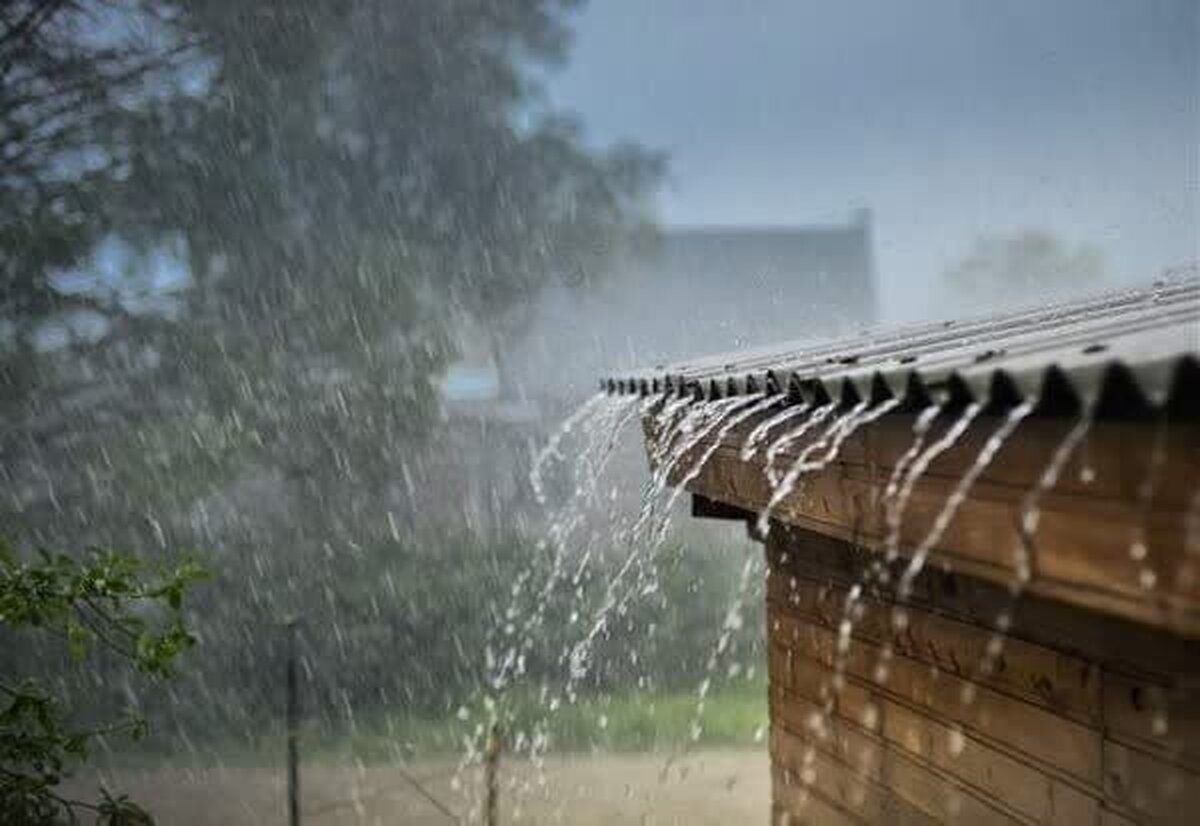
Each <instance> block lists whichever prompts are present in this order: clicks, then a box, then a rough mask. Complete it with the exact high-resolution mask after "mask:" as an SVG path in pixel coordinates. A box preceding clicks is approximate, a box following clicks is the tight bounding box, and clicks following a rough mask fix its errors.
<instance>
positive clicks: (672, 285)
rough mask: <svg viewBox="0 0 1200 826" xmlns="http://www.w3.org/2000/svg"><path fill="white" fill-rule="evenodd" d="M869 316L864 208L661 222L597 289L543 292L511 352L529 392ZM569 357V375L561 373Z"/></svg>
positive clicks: (863, 321)
mask: <svg viewBox="0 0 1200 826" xmlns="http://www.w3.org/2000/svg"><path fill="white" fill-rule="evenodd" d="M875 317H876V291H875V274H874V264H873V253H872V241H871V219H870V213H869V212H868V211H866V210H862V211H860V212H858V213H856V214H855V215H853V216H852V217H851V219H850V220H849V221H848V222H847V223H845V224H834V225H828V226H774V227H769V226H744V227H668V228H667V229H665V230H663V231H662V233H661V235H660V237H659V239H658V240H657V242H656V243H655V244H653V245H652V246H651V248H650V249H647V250H643V251H641V252H640V253H639V254H637V255H633V256H629V257H627V258H625V259H623V260H621V261H620V262H619V263H618V264H617V265H616V266H614V267H613V270H612V272H611V273H610V274H609V275H607V276H606V277H605V278H604V279H603V281H602V282H601V283H600V284H599V285H597V286H596V287H595V288H594V289H589V290H575V289H572V288H569V287H558V288H554V289H551V290H548V291H547V292H546V294H545V295H544V296H543V298H542V300H541V303H540V305H539V307H538V308H537V309H536V311H535V314H534V318H533V323H532V324H531V327H530V330H529V333H528V335H527V336H526V337H525V340H524V342H523V343H522V344H521V346H520V348H519V350H518V352H517V353H516V354H515V355H514V357H513V365H514V368H515V370H514V374H515V375H516V376H517V380H518V381H520V382H521V383H522V385H523V390H524V392H525V393H527V394H529V395H540V394H542V393H548V394H549V395H552V396H563V395H579V393H580V392H581V391H585V390H590V387H587V386H582V387H575V386H573V385H564V384H563V383H562V382H563V381H564V380H566V381H576V380H578V377H579V376H583V375H594V374H597V373H600V372H602V371H605V370H610V369H613V368H623V367H632V366H634V365H643V364H653V363H656V362H660V361H668V360H673V359H677V358H680V357H683V356H685V355H687V354H691V353H697V352H712V351H714V350H722V349H729V350H733V349H744V348H747V347H756V346H762V345H766V344H769V343H771V342H773V341H778V340H780V339H797V338H818V337H827V336H830V335H834V334H838V333H844V332H851V331H855V330H858V329H861V328H863V327H865V326H868V325H869V324H870V323H871V322H873V321H874V320H875ZM564 361H569V362H570V364H571V368H572V369H571V370H569V371H565V370H563V369H562V365H563V363H564Z"/></svg>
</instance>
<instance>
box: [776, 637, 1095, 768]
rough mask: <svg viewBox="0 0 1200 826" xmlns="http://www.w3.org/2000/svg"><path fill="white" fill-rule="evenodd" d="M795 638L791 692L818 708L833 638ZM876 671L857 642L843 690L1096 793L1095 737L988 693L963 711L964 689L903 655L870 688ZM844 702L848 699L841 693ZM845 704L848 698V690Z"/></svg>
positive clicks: (982, 689)
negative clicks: (867, 695) (875, 697)
mask: <svg viewBox="0 0 1200 826" xmlns="http://www.w3.org/2000/svg"><path fill="white" fill-rule="evenodd" d="M796 630H797V633H798V635H799V640H798V642H797V643H795V644H794V647H795V648H796V649H797V650H796V654H795V655H794V658H793V668H792V673H791V675H790V680H791V684H792V687H793V690H794V691H796V692H797V693H799V694H802V695H803V696H807V697H809V698H810V699H812V700H814V701H816V702H821V701H822V699H824V697H825V696H827V695H826V692H827V690H828V689H827V688H826V685H827V683H828V676H829V669H830V668H831V667H832V665H833V657H834V652H835V649H836V639H835V635H834V634H833V633H832V632H830V631H828V630H826V629H824V628H820V627H818V626H814V625H807V624H801V625H799V626H798V627H797V629H796ZM878 663H879V649H878V648H877V647H876V646H871V645H868V644H866V643H862V642H860V643H857V644H855V645H851V646H850V650H849V652H848V653H847V655H846V660H845V667H846V675H847V687H849V686H856V687H857V688H858V689H859V690H860V691H874V692H876V693H879V694H881V695H884V696H887V697H889V698H892V699H895V700H898V701H900V702H902V703H907V704H909V705H911V706H914V707H916V708H920V709H924V710H926V712H927V713H928V714H929V715H930V716H936V717H938V718H939V719H942V720H945V721H947V722H949V723H955V724H958V725H959V726H961V727H962V728H963V730H964V731H965V732H967V733H972V734H974V736H976V737H977V738H979V739H981V740H982V741H983V742H987V743H989V744H991V745H993V746H999V747H1000V748H1003V749H1007V750H1008V751H1009V752H1010V753H1012V754H1016V755H1021V756H1022V758H1023V759H1029V760H1033V761H1037V765H1038V766H1039V768H1040V769H1042V770H1044V771H1048V772H1054V771H1056V770H1057V771H1061V772H1063V773H1065V774H1066V775H1069V776H1072V777H1074V778H1075V779H1076V780H1077V781H1078V782H1080V783H1081V784H1083V785H1084V786H1085V787H1091V788H1096V789H1099V788H1100V787H1101V783H1102V777H1101V738H1100V734H1099V732H1097V731H1095V730H1093V729H1090V728H1088V727H1086V726H1083V725H1080V724H1079V723H1076V722H1074V721H1072V720H1068V719H1066V718H1063V717H1060V716H1057V715H1055V714H1054V713H1052V712H1049V711H1046V710H1045V709H1043V708H1040V707H1038V706H1036V705H1033V704H1031V703H1027V702H1023V701H1021V700H1017V699H1014V698H1012V697H1009V696H1008V695H1005V694H1002V693H1000V692H997V691H994V690H992V689H990V688H987V687H986V686H976V687H975V688H974V695H975V696H974V699H973V701H971V702H969V703H964V702H963V699H962V698H963V691H964V687H965V686H966V685H967V682H968V681H966V680H963V679H962V678H959V677H956V676H954V675H952V674H947V673H945V672H940V671H936V670H934V669H931V668H930V667H929V666H928V665H925V664H924V663H921V662H919V661H917V660H913V659H911V658H909V657H907V656H905V655H902V654H900V655H895V656H894V657H893V658H892V660H891V663H890V666H889V675H888V678H887V681H886V683H885V684H882V685H881V684H879V683H877V682H875V680H874V675H875V670H876V666H877V664H878ZM973 685H974V684H973ZM842 694H843V697H845V696H847V692H846V691H843V692H842ZM849 696H853V690H851V691H850V694H849ZM843 697H839V704H841V703H842V702H844V700H843Z"/></svg>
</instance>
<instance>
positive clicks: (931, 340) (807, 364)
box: [601, 275, 1200, 416]
mask: <svg viewBox="0 0 1200 826" xmlns="http://www.w3.org/2000/svg"><path fill="white" fill-rule="evenodd" d="M601 387H602V389H604V390H607V391H608V392H611V393H639V394H651V393H662V392H674V393H680V392H683V393H692V394H695V395H698V396H701V397H706V398H715V397H722V396H727V395H733V394H743V393H755V392H768V393H782V392H787V393H791V394H793V395H796V396H798V397H802V398H803V399H805V400H806V401H809V402H812V403H827V402H829V401H838V402H841V403H843V404H853V403H856V402H858V401H860V400H862V399H870V400H879V401H882V400H883V399H886V398H899V399H901V400H902V401H903V402H904V406H905V407H909V408H911V407H920V406H924V405H926V404H928V403H929V402H931V401H948V402H951V403H954V402H960V401H961V402H970V401H978V402H982V403H984V404H987V405H988V406H991V407H1008V406H1011V405H1013V404H1017V403H1019V402H1020V401H1023V400H1025V399H1036V400H1037V402H1038V406H1039V408H1040V409H1041V410H1042V411H1043V412H1047V411H1050V410H1079V409H1082V408H1085V407H1092V406H1094V407H1095V408H1096V409H1097V411H1098V412H1099V413H1101V414H1104V415H1138V414H1142V413H1147V412H1151V411H1153V410H1155V409H1161V408H1165V407H1169V408H1171V409H1173V410H1175V409H1177V410H1178V411H1180V412H1182V413H1185V414H1187V415H1189V416H1194V415H1197V414H1198V413H1200V277H1198V276H1196V275H1189V276H1187V277H1178V278H1172V279H1168V280H1164V281H1160V282H1156V283H1155V284H1154V285H1153V286H1151V287H1147V288H1143V289H1135V290H1127V291H1123V292H1115V293H1108V294H1104V295H1100V296H1095V297H1091V298H1087V299H1083V300H1078V301H1072V302H1068V303H1062V304H1055V305H1051V306H1047V307H1042V308H1038V309H1033V310H1027V311H1023V312H1017V313H1009V314H1002V315H995V316H990V317H986V318H977V319H971V320H961V321H945V322H937V323H929V324H921V325H917V326H908V327H901V328H898V329H894V330H890V331H887V330H884V331H877V332H871V333H866V334H863V335H860V336H856V337H853V338H846V339H840V340H835V341H831V342H829V343H827V344H822V345H817V346H813V345H812V344H811V342H808V343H805V344H804V345H803V346H802V345H798V344H796V343H791V344H781V345H779V346H776V347H770V348H763V349H757V350H744V351H738V352H734V353H728V354H723V355H717V356H711V357H707V358H701V359H696V360H694V361H689V362H685V363H681V364H676V365H662V366H658V367H654V368H653V369H649V370H640V371H634V372H631V373H628V374H625V375H615V376H611V377H609V378H606V379H604V380H603V381H602V382H601Z"/></svg>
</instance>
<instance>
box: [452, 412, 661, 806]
mask: <svg viewBox="0 0 1200 826" xmlns="http://www.w3.org/2000/svg"><path fill="white" fill-rule="evenodd" d="M639 401H640V400H638V399H636V398H635V397H614V396H606V395H604V394H600V395H598V396H594V397H592V398H590V399H588V400H587V401H586V402H585V403H584V404H583V405H581V406H580V408H579V409H577V410H576V411H575V412H574V413H572V414H571V416H569V417H568V418H567V419H566V420H565V421H564V422H563V424H562V425H560V426H559V428H558V429H557V430H556V431H555V432H554V433H553V434H552V435H551V437H550V439H549V441H548V443H547V445H546V447H544V448H543V449H542V450H541V451H540V452H539V453H538V455H537V457H536V458H535V460H534V463H533V467H532V469H531V473H530V483H531V486H532V487H533V488H534V491H535V495H536V496H537V499H538V501H539V502H541V503H545V502H546V496H545V487H544V482H543V473H544V471H545V468H546V465H547V463H548V462H550V461H551V460H552V459H561V458H562V454H561V453H560V452H559V447H560V445H561V443H562V442H563V440H564V439H565V438H567V437H568V436H569V435H571V434H572V433H578V434H579V437H580V440H581V442H582V444H581V446H580V448H579V450H578V451H576V453H575V456H576V462H575V465H574V468H573V486H572V493H571V495H570V496H569V497H567V499H566V501H565V502H564V503H563V504H562V505H561V506H560V507H559V508H558V509H557V510H556V511H554V512H552V513H551V514H550V516H549V519H548V528H547V538H546V539H545V540H542V542H540V543H539V546H538V547H539V549H540V550H544V549H545V548H546V547H547V543H549V546H550V547H552V549H553V557H552V561H551V563H550V566H549V570H548V571H547V573H546V578H545V581H544V582H542V583H541V585H540V587H537V588H534V587H533V586H531V583H532V582H533V580H534V576H535V574H536V573H537V572H536V571H535V570H534V568H533V563H532V562H531V564H530V566H529V567H528V568H527V569H526V570H524V571H522V572H521V573H520V574H519V575H518V576H517V578H516V581H515V582H514V583H513V585H512V587H511V589H510V591H509V604H508V607H507V609H506V610H505V612H504V614H503V615H502V617H501V622H500V623H499V624H498V627H497V629H496V631H495V633H494V634H493V635H492V637H491V639H489V641H488V643H487V647H486V649H485V652H484V654H485V662H486V663H487V666H488V676H487V680H486V693H485V694H484V695H483V696H482V698H481V704H482V709H481V710H480V711H479V713H476V714H472V712H471V711H470V710H469V709H468V708H467V707H465V706H464V707H462V708H460V709H459V718H460V719H461V720H463V721H464V722H465V721H468V720H470V719H472V718H474V719H476V725H475V728H474V732H473V735H472V736H469V737H467V738H465V739H464V752H463V755H462V758H461V759H460V761H459V763H458V766H457V770H456V773H455V778H454V779H455V781H456V783H457V785H461V775H462V773H463V772H464V771H465V770H466V769H467V768H468V767H469V766H471V765H476V764H478V762H479V760H480V758H481V751H480V744H481V742H482V740H483V739H484V738H485V737H486V736H487V733H488V732H489V731H490V730H491V729H492V726H493V725H495V724H496V723H497V722H499V716H500V714H501V709H500V708H499V705H498V703H497V701H496V698H495V697H494V696H493V693H496V694H503V692H505V691H506V690H508V689H509V688H510V687H511V685H512V683H513V681H514V680H515V679H518V678H520V677H521V676H522V675H523V674H524V671H525V658H526V656H527V654H528V652H529V650H530V649H531V648H532V645H533V642H534V639H535V635H536V633H537V630H538V628H539V627H540V626H541V625H542V623H543V622H544V617H545V609H546V605H547V602H548V600H547V597H548V596H549V595H550V593H551V592H552V591H553V590H554V588H555V587H557V584H558V582H559V581H560V580H561V579H562V577H563V572H564V567H565V559H566V554H567V552H568V550H569V548H570V542H571V537H572V536H573V535H574V533H575V531H576V530H577V528H578V527H579V525H580V523H581V522H582V520H583V518H584V515H585V513H586V509H587V507H588V506H589V505H590V503H592V502H593V501H594V499H595V493H596V490H597V487H598V483H599V479H600V477H601V475H602V473H603V471H604V469H605V467H606V465H607V463H608V461H609V459H610V457H611V455H612V453H613V450H614V447H615V445H616V443H617V439H618V438H619V436H620V434H621V432H622V431H623V430H624V429H625V427H626V426H627V425H628V424H629V422H630V421H632V419H633V417H634V415H636V414H637V412H639V410H641V409H644V408H645V406H646V405H645V404H639ZM651 401H653V400H651ZM526 594H529V595H530V596H529V602H530V605H529V606H528V608H527V609H522V603H523V602H525V601H526V600H525V597H526ZM518 620H523V621H521V622H520V623H518ZM502 641H503V644H502ZM498 648H502V649H503V650H501V651H499V652H498V651H497V649H498ZM530 742H531V743H536V742H537V741H536V739H533V740H531V741H530ZM530 748H531V754H530V756H531V757H532V758H533V759H534V762H535V766H540V763H539V760H538V758H539V755H538V754H535V753H533V751H532V749H533V746H531V747H530ZM540 773H541V771H540V768H539V769H538V774H539V775H540Z"/></svg>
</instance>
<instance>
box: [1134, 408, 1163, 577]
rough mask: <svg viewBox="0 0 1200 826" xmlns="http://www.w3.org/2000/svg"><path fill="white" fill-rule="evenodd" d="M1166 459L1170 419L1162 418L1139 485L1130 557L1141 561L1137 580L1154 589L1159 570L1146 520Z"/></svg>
mask: <svg viewBox="0 0 1200 826" xmlns="http://www.w3.org/2000/svg"><path fill="white" fill-rule="evenodd" d="M1166 463H1167V420H1166V419H1162V420H1160V421H1159V423H1158V427H1157V428H1155V432H1154V445H1153V447H1152V448H1151V450H1150V459H1149V462H1148V464H1147V467H1146V475H1145V476H1144V477H1143V479H1142V481H1141V484H1139V485H1138V489H1137V498H1138V504H1137V511H1138V512H1137V519H1136V522H1135V524H1134V528H1133V535H1132V536H1131V537H1130V539H1129V558H1130V559H1132V560H1133V561H1134V562H1136V563H1138V565H1139V566H1140V568H1141V570H1139V571H1138V584H1139V585H1141V587H1142V588H1144V589H1145V590H1147V591H1148V590H1151V589H1153V588H1154V586H1155V584H1156V583H1157V582H1158V572H1157V571H1156V570H1155V568H1154V565H1153V560H1151V559H1149V558H1148V557H1149V550H1150V544H1149V537H1148V536H1147V530H1146V524H1147V522H1149V520H1150V511H1151V509H1152V508H1153V506H1154V496H1155V494H1156V493H1157V491H1158V484H1159V477H1160V476H1161V475H1162V469H1163V466H1164V465H1166Z"/></svg>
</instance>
